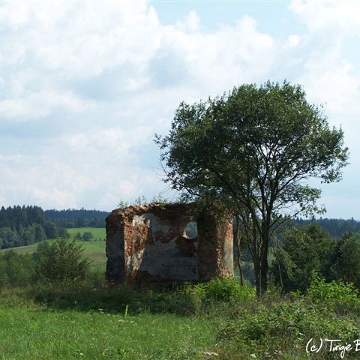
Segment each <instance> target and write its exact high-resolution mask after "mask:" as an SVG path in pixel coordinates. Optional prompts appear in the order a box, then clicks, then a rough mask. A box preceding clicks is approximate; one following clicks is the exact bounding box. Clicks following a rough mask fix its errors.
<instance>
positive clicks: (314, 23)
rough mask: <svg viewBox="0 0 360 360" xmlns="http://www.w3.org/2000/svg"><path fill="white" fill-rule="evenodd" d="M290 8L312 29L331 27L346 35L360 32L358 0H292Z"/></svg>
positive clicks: (359, 6)
mask: <svg viewBox="0 0 360 360" xmlns="http://www.w3.org/2000/svg"><path fill="white" fill-rule="evenodd" d="M290 8H291V9H292V10H293V11H294V12H295V13H296V14H297V15H298V16H300V17H301V18H302V20H303V21H304V22H305V23H306V24H307V26H308V27H309V29H310V30H311V31H320V30H324V29H331V30H332V31H340V32H341V33H342V34H344V35H349V34H359V33H360V22H359V17H360V3H359V1H357V0H345V1H334V0H332V1H316V0H307V1H302V0H292V2H291V5H290Z"/></svg>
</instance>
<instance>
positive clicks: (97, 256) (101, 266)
mask: <svg viewBox="0 0 360 360" xmlns="http://www.w3.org/2000/svg"><path fill="white" fill-rule="evenodd" d="M67 231H68V233H69V234H70V239H73V238H74V237H75V236H76V234H78V233H80V235H82V234H83V233H84V232H91V233H92V234H93V236H94V237H93V239H91V240H90V241H76V243H77V244H78V245H81V246H82V248H83V249H84V256H85V257H87V258H88V259H89V260H91V268H92V269H94V270H95V269H96V270H99V271H105V268H106V252H105V246H106V243H105V239H106V232H105V229H104V228H72V229H67ZM50 241H51V240H50ZM36 247H37V244H33V245H28V246H20V247H16V248H12V249H11V250H14V251H15V252H16V253H18V254H25V253H28V254H32V253H33V252H35V251H36ZM6 250H8V249H4V250H0V252H4V251H6ZM0 356H1V355H0ZM0 359H1V357H0Z"/></svg>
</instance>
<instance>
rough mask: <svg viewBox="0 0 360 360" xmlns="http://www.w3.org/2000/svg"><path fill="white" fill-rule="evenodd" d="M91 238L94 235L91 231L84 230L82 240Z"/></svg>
mask: <svg viewBox="0 0 360 360" xmlns="http://www.w3.org/2000/svg"><path fill="white" fill-rule="evenodd" d="M93 238H94V235H93V233H92V232H90V231H85V232H84V233H83V234H82V240H83V241H89V240H91V239H93Z"/></svg>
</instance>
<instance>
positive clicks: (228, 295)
mask: <svg viewBox="0 0 360 360" xmlns="http://www.w3.org/2000/svg"><path fill="white" fill-rule="evenodd" d="M194 290H195V293H197V294H198V295H199V296H200V298H201V299H212V300H225V301H237V300H249V299H251V298H255V289H254V288H251V287H248V286H240V285H239V283H238V282H237V281H236V280H235V279H234V278H232V277H226V278H222V279H214V280H211V281H209V282H206V283H200V284H198V285H195V287H194Z"/></svg>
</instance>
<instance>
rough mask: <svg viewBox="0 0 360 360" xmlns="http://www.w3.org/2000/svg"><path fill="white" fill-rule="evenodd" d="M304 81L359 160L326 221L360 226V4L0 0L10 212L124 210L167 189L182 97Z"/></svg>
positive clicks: (2, 160) (0, 154)
mask: <svg viewBox="0 0 360 360" xmlns="http://www.w3.org/2000/svg"><path fill="white" fill-rule="evenodd" d="M285 79H286V80H288V81H289V82H291V83H294V84H301V85H302V86H303V87H304V90H305V92H306V94H307V99H308V101H309V102H310V103H313V104H316V105H319V106H320V105H323V106H324V112H325V114H326V115H327V117H328V122H329V124H330V126H335V127H337V128H339V127H340V126H341V127H342V129H343V131H344V134H345V145H346V146H348V147H349V151H350V158H349V162H350V164H349V165H348V166H347V167H346V168H345V169H344V171H343V180H342V181H341V182H339V183H335V184H328V185H323V186H322V185H320V186H321V189H322V197H321V200H320V201H319V204H323V205H325V207H326V208H327V213H326V214H325V215H324V217H331V218H351V217H353V218H354V219H358V220H360V208H359V206H358V203H359V202H360V186H359V180H360V166H359V164H360V151H359V150H360V144H359V140H358V134H360V122H359V120H360V119H359V115H360V2H359V1H357V0H353V1H350V0H349V1H345V0H343V1H319V0H317V1H298V0H294V1H266V2H265V1H235V0H234V1H185V0H184V1H165V0H164V1H160V0H157V1H155V0H153V1H151V0H121V1H114V2H110V1H102V2H100V1H94V2H90V1H80V2H74V1H71V2H70V1H51V2H50V1H49V2H47V1H38V2H32V1H27V2H22V1H9V2H3V1H1V2H0V206H5V207H7V206H13V205H38V206H41V207H42V208H43V209H54V208H55V209H68V208H82V207H84V208H87V209H98V210H107V211H110V210H112V209H114V208H116V206H117V204H119V202H120V201H130V202H131V201H133V200H134V199H136V198H137V197H139V196H144V197H145V198H146V199H148V200H149V201H150V200H152V198H154V197H158V196H159V195H161V196H162V197H163V198H167V199H169V200H174V199H176V197H177V194H175V193H173V192H172V191H171V190H170V189H169V186H168V185H167V184H165V183H164V182H163V181H162V179H163V177H164V175H163V172H162V166H161V163H160V150H159V148H158V146H157V145H156V144H155V143H154V134H155V133H157V134H160V135H165V134H167V132H168V131H169V130H170V126H171V122H172V120H173V117H174V112H175V110H176V108H177V107H178V106H179V104H180V102H181V101H186V102H188V103H194V102H197V101H199V100H200V99H207V98H208V97H209V96H211V97H215V96H217V95H222V94H223V93H224V92H227V91H229V90H231V89H232V88H233V87H234V86H239V85H241V84H244V83H256V84H258V85H261V84H263V83H265V82H266V81H267V80H270V81H273V82H280V83H282V82H283V81H284V80H285Z"/></svg>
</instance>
